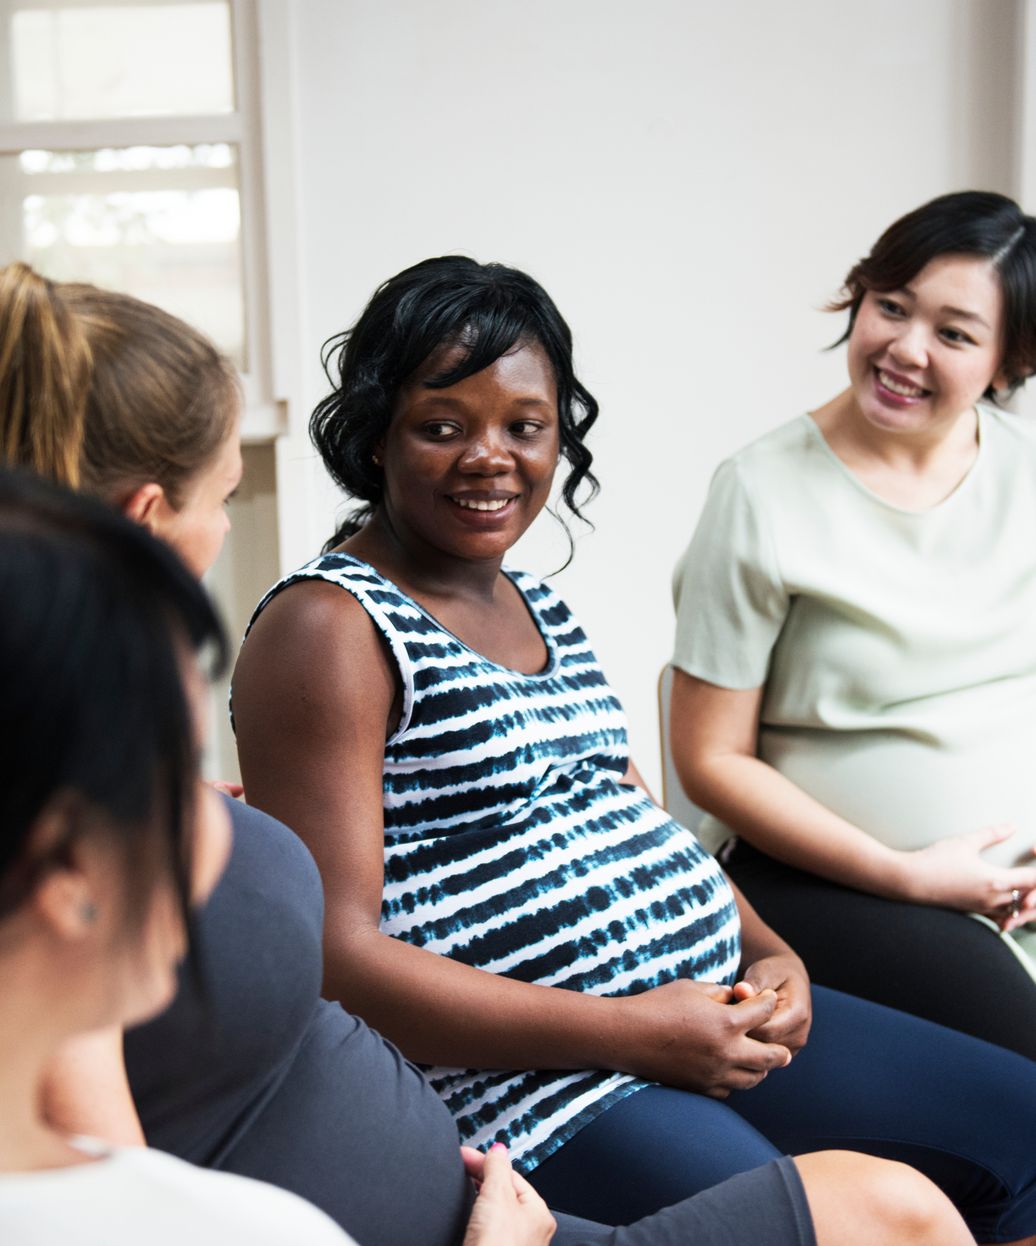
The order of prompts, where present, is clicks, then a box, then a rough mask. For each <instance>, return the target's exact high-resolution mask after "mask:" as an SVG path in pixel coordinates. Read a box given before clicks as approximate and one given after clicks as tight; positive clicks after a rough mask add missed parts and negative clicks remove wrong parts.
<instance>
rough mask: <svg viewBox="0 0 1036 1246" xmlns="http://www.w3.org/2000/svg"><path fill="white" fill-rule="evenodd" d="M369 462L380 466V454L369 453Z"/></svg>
mask: <svg viewBox="0 0 1036 1246" xmlns="http://www.w3.org/2000/svg"><path fill="white" fill-rule="evenodd" d="M371 462H372V463H373V464H374V466H375V467H380V466H381V456H380V455H378V454H372V455H371Z"/></svg>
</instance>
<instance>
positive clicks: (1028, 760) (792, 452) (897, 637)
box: [673, 407, 1036, 864]
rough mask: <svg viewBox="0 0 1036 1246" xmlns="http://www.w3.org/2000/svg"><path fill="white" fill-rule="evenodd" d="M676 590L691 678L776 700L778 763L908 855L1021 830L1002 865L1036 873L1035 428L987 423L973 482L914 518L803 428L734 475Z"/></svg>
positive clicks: (766, 726) (761, 448) (719, 485)
mask: <svg viewBox="0 0 1036 1246" xmlns="http://www.w3.org/2000/svg"><path fill="white" fill-rule="evenodd" d="M674 589H675V596H676V604H677V612H678V625H677V637H676V649H675V655H674V657H673V663H674V665H676V666H677V667H679V668H681V669H682V670H684V671H687V672H689V673H690V674H692V675H696V676H698V677H699V678H700V679H704V680H707V681H709V682H710V683H714V684H717V685H719V686H721V687H725V688H755V687H759V686H760V685H765V693H764V697H763V702H762V712H761V722H760V732H759V752H760V756H761V757H762V758H763V759H764V760H765V761H767V762H769V763H770V764H771V765H772V766H774V767H775V768H776V769H777V770H779V771H780V772H781V773H782V774H784V775H786V776H787V777H788V778H789V779H791V780H792V781H793V782H794V783H796V784H798V785H799V786H800V787H802V788H804V789H805V790H806V791H807V792H809V793H810V794H811V795H813V796H814V797H816V799H817V800H819V801H821V802H822V803H823V804H824V805H826V806H828V807H829V808H830V809H833V810H834V811H835V812H837V813H839V814H841V815H842V816H843V817H844V818H847V819H848V820H849V821H850V822H852V823H854V824H855V825H856V826H858V827H860V828H862V829H863V830H865V831H868V832H869V833H870V834H871V835H874V836H875V837H876V838H878V839H880V840H882V841H883V842H884V843H886V844H888V845H890V846H891V847H894V848H898V849H913V848H919V847H923V846H924V845H926V844H929V843H932V842H933V841H934V840H937V839H940V838H942V837H943V836H946V835H952V834H954V833H956V832H958V831H970V830H975V829H977V828H979V827H984V826H989V825H992V824H994V823H1001V822H1010V823H1014V824H1015V825H1016V826H1017V828H1018V833H1017V835H1016V836H1015V837H1014V838H1013V839H1011V840H1009V841H1007V842H1006V843H1004V844H1002V845H999V846H998V847H997V848H995V849H993V850H991V851H990V853H989V858H990V859H991V860H995V861H1000V862H1002V863H1005V864H1006V863H1013V862H1016V861H1025V862H1027V863H1031V861H1032V856H1031V851H1032V846H1033V844H1034V842H1036V427H1033V426H1032V425H1030V424H1029V423H1028V422H1027V421H1025V420H1024V419H1022V418H1020V417H1017V416H1013V415H1009V414H1005V413H1004V412H1001V411H998V410H995V409H992V408H985V407H983V408H980V409H979V452H978V455H977V457H976V460H975V463H974V465H973V466H972V468H971V471H970V472H969V473H968V475H967V476H966V477H965V478H964V480H963V481H962V482H961V484H960V485H959V486H958V487H957V489H956V490H955V491H954V492H953V493H952V494H951V495H950V496H949V497H948V498H946V499H945V500H944V501H942V502H941V503H939V505H938V506H935V507H933V508H932V509H930V510H926V511H923V512H911V511H904V510H901V509H899V508H898V507H896V506H893V505H891V504H890V503H888V502H885V501H883V500H882V499H881V498H879V497H877V496H876V495H875V494H874V493H872V492H871V491H870V490H869V489H868V488H867V487H866V486H865V485H863V484H862V483H861V482H860V481H859V480H858V479H857V478H856V477H855V476H854V475H853V474H852V473H851V472H850V471H849V470H848V468H846V467H845V465H844V464H843V463H842V462H841V461H840V460H839V459H838V458H837V457H836V456H835V454H834V453H833V452H832V451H831V449H830V448H829V447H828V445H827V443H826V441H825V440H824V438H823V436H822V435H821V433H820V430H819V429H818V428H817V426H816V424H814V422H813V420H812V419H811V418H810V417H809V416H806V415H804V416H800V417H799V418H798V419H795V420H792V421H791V422H790V423H788V424H785V425H783V426H782V427H781V428H778V429H776V430H775V431H774V432H772V433H769V434H767V435H766V436H764V437H762V438H761V439H760V440H758V441H756V442H754V443H753V444H752V445H750V446H748V447H747V448H746V449H744V450H742V451H741V452H740V453H738V454H736V455H734V456H733V458H730V459H728V460H727V461H726V462H725V463H723V464H722V465H721V466H720V468H719V470H718V471H717V472H716V475H715V477H714V479H713V481H712V486H711V489H710V491H709V496H708V500H707V502H706V505H705V510H704V513H703V514H702V517H701V520H700V522H699V524H698V528H697V531H696V532H695V534H694V538H693V539H692V541H691V544H690V546H689V548H688V550H687V552H686V554H685V555H684V557H683V559H682V560H681V562H680V564H679V566H678V567H677V571H676V576H675V584H674ZM723 831H724V828H722V827H720V826H719V824H717V823H716V822H715V820H711V825H709V824H708V823H706V824H705V825H703V828H702V834H703V838H704V839H706V840H710V839H711V840H712V841H713V842H715V841H716V838H717V832H718V833H719V834H718V838H723V837H725V835H724V834H723Z"/></svg>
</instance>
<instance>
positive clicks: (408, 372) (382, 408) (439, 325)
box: [309, 255, 598, 550]
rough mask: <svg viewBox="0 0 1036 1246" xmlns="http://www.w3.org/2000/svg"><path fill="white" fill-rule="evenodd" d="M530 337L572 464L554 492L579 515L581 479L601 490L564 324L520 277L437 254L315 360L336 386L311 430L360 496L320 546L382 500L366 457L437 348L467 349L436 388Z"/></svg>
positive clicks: (589, 415)
mask: <svg viewBox="0 0 1036 1246" xmlns="http://www.w3.org/2000/svg"><path fill="white" fill-rule="evenodd" d="M527 342H528V343H531V342H536V343H538V344H539V345H540V346H541V347H542V348H543V350H544V352H545V353H546V355H547V358H548V359H549V360H550V363H551V366H552V368H553V370H554V379H555V382H556V384H557V391H558V419H559V425H560V430H559V431H560V440H561V454H562V457H563V458H565V459H566V460H567V461H568V463H569V466H570V471H569V473H568V476H567V477H566V479H565V483H564V485H563V486H562V491H561V494H562V498H563V499H564V501H565V504H566V505H567V506H568V508H569V510H570V511H572V513H573V514H574V515H576V516H577V517H579V518H582V515H581V514H580V510H579V504H578V503H577V501H576V492H577V490H578V489H579V486H580V485H581V484H582V483H583V482H584V481H585V482H586V483H587V485H588V486H589V497H592V496H593V495H594V494H595V493H596V492H597V487H598V485H597V480H596V478H595V477H594V475H593V473H592V472H591V471H590V465H591V463H592V462H593V456H592V455H591V453H590V451H589V450H588V449H587V447H586V445H585V444H584V439H585V437H586V435H587V433H588V432H589V431H590V428H591V427H592V425H593V423H594V421H595V420H596V419H597V402H596V401H595V399H594V397H593V395H592V394H591V393H590V392H589V391H588V390H587V389H585V388H584V386H583V385H581V384H580V382H579V381H578V379H577V378H576V375H575V372H574V371H573V367H572V333H571V331H570V330H569V327H568V325H567V324H566V323H565V321H564V319H563V318H562V316H561V313H560V312H559V311H558V309H557V308H556V307H555V306H554V303H553V301H552V300H551V298H550V296H549V295H548V294H547V292H546V290H544V289H543V287H542V286H541V285H539V283H538V282H536V281H534V280H533V279H532V278H531V277H530V276H528V275H527V274H526V273H523V272H519V271H518V269H516V268H506V267H505V266H504V265H503V264H478V263H476V261H475V260H472V259H468V258H467V257H466V256H463V255H444V256H440V257H438V258H437V259H429V260H423V261H422V262H421V263H420V264H415V265H414V266H413V267H412V268H407V269H405V270H404V271H403V272H401V273H397V274H396V276H395V277H391V278H389V280H388V281H386V282H385V283H384V285H381V286H379V287H378V289H377V290H376V291H375V292H374V295H373V296H372V298H371V300H370V302H369V303H368V304H367V306H366V307H365V308H364V310H363V313H362V315H361V316H360V318H359V320H357V322H356V324H355V325H354V326H353V327H352V328H351V329H349V330H346V331H345V332H344V333H339V334H336V335H335V336H334V337H332V338H330V339H329V340H328V341H327V342H325V343H324V347H323V350H322V351H321V362H322V363H323V365H324V371H325V372H326V373H327V378H328V380H329V381H330V382H331V385H332V387H333V390H332V393H330V394H329V395H328V396H327V397H326V398H325V399H324V400H323V401H322V402H321V403H320V404H319V405H318V406H317V408H316V409H315V411H314V412H313V415H312V417H311V419H310V423H309V431H310V436H311V437H312V439H313V444H314V445H315V446H316V448H317V450H319V452H320V456H321V458H322V459H323V460H324V464H325V466H326V467H327V470H328V471H329V472H330V474H331V476H332V477H333V478H334V479H335V481H336V482H337V483H338V484H339V485H340V486H341V487H342V488H343V489H344V490H345V491H346V492H347V493H350V494H352V495H353V497H356V498H359V499H360V500H361V501H362V502H363V505H362V506H360V507H359V508H357V509H356V510H354V511H353V512H352V513H351V514H350V515H349V516H348V517H347V519H346V520H345V522H344V523H343V524H342V525H341V526H340V527H339V529H338V531H337V532H336V533H335V535H334V536H333V537H332V538H331V540H330V541H328V543H327V545H326V546H325V547H324V548H325V550H328V549H332V548H334V546H336V545H338V544H340V543H341V542H342V541H343V540H345V539H346V537H349V536H351V535H352V534H353V533H354V532H356V531H358V530H359V528H360V527H362V525H363V524H364V523H365V522H366V520H367V519H369V518H370V516H371V514H372V513H373V511H374V510H375V509H376V507H377V505H378V503H379V502H380V501H381V497H382V491H383V487H384V481H383V478H382V473H381V469H380V468H379V467H378V466H377V465H376V464H375V463H374V460H373V455H374V452H375V447H376V446H377V445H378V443H379V442H380V441H381V440H382V438H383V437H384V436H385V432H386V430H387V429H388V426H389V424H390V422H391V420H392V416H393V414H394V411H395V406H396V400H397V398H398V395H399V391H400V389H401V388H402V386H403V385H405V384H406V382H407V381H408V380H409V379H410V378H411V377H412V376H413V375H414V373H415V372H416V371H417V370H418V369H419V368H420V367H421V365H422V364H423V363H424V362H425V361H426V360H427V359H428V358H429V357H430V356H431V355H432V354H433V353H434V352H435V351H437V350H439V349H441V348H442V347H444V346H453V345H460V346H462V347H463V348H464V349H465V350H466V352H467V353H466V355H465V357H464V358H463V359H462V360H461V362H460V363H458V364H457V366H456V367H453V368H450V369H448V370H447V371H446V372H443V373H441V374H440V375H438V376H435V377H432V378H431V379H430V380H428V381H427V382H426V384H427V385H428V386H430V387H431V388H433V389H442V388H444V387H445V386H447V385H455V384H456V383H457V382H458V381H462V380H464V379H465V377H469V376H473V375H474V374H475V373H476V372H481V371H482V369H483V368H488V367H489V366H490V365H491V364H492V363H493V362H495V360H497V359H499V358H500V356H501V355H505V354H507V352H508V351H510V350H511V349H513V348H514V347H515V346H516V345H518V344H521V343H527ZM587 500H589V498H587V499H584V502H585V501H587Z"/></svg>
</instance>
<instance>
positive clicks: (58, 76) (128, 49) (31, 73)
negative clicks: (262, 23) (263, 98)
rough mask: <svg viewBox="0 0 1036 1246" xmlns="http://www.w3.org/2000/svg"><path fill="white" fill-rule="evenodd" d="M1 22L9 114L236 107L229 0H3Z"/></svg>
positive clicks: (48, 117)
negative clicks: (106, 0) (107, 0)
mask: <svg viewBox="0 0 1036 1246" xmlns="http://www.w3.org/2000/svg"><path fill="white" fill-rule="evenodd" d="M0 22H2V23H3V27H2V28H0V36H2V37H0V48H3V47H4V46H5V45H6V57H7V60H8V65H7V66H4V65H3V64H2V62H0V120H3V121H70V120H82V119H86V118H106V117H155V116H170V115H184V114H191V113H226V112H231V111H232V110H233V107H234V87H233V69H232V62H231V51H230V10H229V6H228V4H227V3H226V0H204V2H199V3H191V4H175V3H165V4H162V3H156V4H147V3H143V2H142V3H138V4H118V5H114V4H113V5H109V6H106V5H104V4H96V3H92V4H91V3H78V4H77V3H75V0H66V2H65V3H64V4H54V5H52V6H48V7H46V8H42V7H40V6H39V5H30V4H25V3H19V0H0ZM5 70H6V72H5Z"/></svg>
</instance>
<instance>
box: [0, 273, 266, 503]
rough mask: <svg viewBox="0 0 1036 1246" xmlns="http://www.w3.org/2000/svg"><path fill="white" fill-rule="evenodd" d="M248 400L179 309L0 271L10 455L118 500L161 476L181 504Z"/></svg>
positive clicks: (0, 429) (2, 458) (7, 459)
mask: <svg viewBox="0 0 1036 1246" xmlns="http://www.w3.org/2000/svg"><path fill="white" fill-rule="evenodd" d="M240 405H241V396H240V391H239V383H238V379H237V374H236V372H235V371H234V367H233V365H232V364H231V363H230V361H229V360H228V359H227V358H226V357H225V356H224V355H222V354H220V352H219V351H218V350H217V349H216V347H215V346H213V345H212V343H211V342H210V341H209V340H208V339H207V338H206V337H204V336H203V335H202V334H201V333H199V332H198V331H197V330H196V329H192V328H191V327H190V325H187V324H184V322H183V321H182V320H178V319H177V318H176V317H175V316H171V315H170V314H169V313H168V312H164V311H162V310H161V309H160V308H158V307H154V306H153V305H152V304H150V303H143V302H141V301H140V299H135V298H131V297H130V296H129V295H128V294H117V293H115V292H114V291H110V290H99V289H97V288H96V287H95V286H88V285H79V284H72V283H54V282H50V281H47V280H46V279H45V278H43V277H41V276H39V274H37V273H35V272H33V270H32V269H31V268H29V267H28V266H27V265H25V264H10V265H8V266H7V267H6V268H4V269H0V462H3V463H7V464H11V465H20V466H23V467H29V468H32V469H33V470H34V471H37V472H39V473H40V474H42V475H44V476H49V477H50V478H51V479H52V480H57V481H58V482H59V483H61V484H65V485H69V486H71V487H73V488H82V489H85V490H87V491H89V492H90V493H96V494H98V495H99V496H101V497H103V498H104V499H105V500H106V501H109V502H113V503H115V504H116V505H121V504H123V503H124V502H125V501H126V499H127V498H128V497H130V496H131V495H132V494H133V492H134V491H135V490H136V489H137V488H139V487H140V486H141V485H143V484H147V483H149V482H151V481H155V482H156V483H157V484H160V485H161V486H162V488H163V490H164V491H165V493H166V496H167V497H168V499H169V501H170V503H171V505H173V506H179V505H180V503H181V501H182V499H183V497H184V495H185V493H186V490H187V488H188V486H189V484H190V481H191V479H192V478H193V477H194V475H195V474H196V473H197V472H198V471H200V470H201V469H202V468H203V467H205V466H206V465H207V464H208V463H209V462H211V460H212V459H213V458H214V456H215V455H216V453H217V451H218V450H219V449H220V447H221V446H222V445H223V443H224V442H225V440H226V438H227V437H228V436H229V434H230V431H231V429H232V428H233V426H234V423H235V420H236V418H237V414H238V411H239V409H240Z"/></svg>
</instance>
